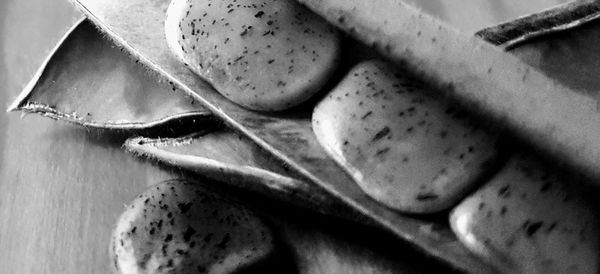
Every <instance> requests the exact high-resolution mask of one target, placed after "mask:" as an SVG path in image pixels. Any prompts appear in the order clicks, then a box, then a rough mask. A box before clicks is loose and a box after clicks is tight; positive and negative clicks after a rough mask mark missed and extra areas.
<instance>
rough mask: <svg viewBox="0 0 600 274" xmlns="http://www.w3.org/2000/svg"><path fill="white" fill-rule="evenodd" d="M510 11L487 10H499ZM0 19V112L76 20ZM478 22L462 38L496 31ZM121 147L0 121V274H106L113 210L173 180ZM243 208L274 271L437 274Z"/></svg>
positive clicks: (382, 248) (377, 234) (324, 221)
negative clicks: (279, 245)
mask: <svg viewBox="0 0 600 274" xmlns="http://www.w3.org/2000/svg"><path fill="white" fill-rule="evenodd" d="M511 1H512V0H506V1H496V2H502V3H503V4H504V6H505V7H506V6H507V5H506V4H507V3H510V2H511ZM544 1H545V0H540V1H532V2H531V4H530V5H529V6H528V5H527V4H522V5H524V6H527V7H519V9H520V10H519V11H523V13H522V14H525V13H526V12H531V11H536V10H539V7H541V6H544V7H546V6H548V7H549V6H551V4H554V3H555V2H557V1H550V0H548V1H546V2H544ZM413 2H414V1H413ZM483 2H486V3H487V4H485V5H484V6H485V7H486V8H488V9H490V10H492V11H494V10H495V11H496V13H495V17H494V20H496V21H498V20H499V19H498V18H510V17H507V14H509V15H510V16H512V15H513V14H514V13H516V12H517V11H516V10H515V9H514V8H513V7H514V6H510V5H509V6H510V7H511V10H510V13H507V12H506V10H505V11H502V10H501V9H500V8H498V7H497V5H496V4H494V5H496V8H495V6H494V5H492V4H491V2H494V1H483ZM488 2H489V3H488ZM513 2H514V1H513ZM542 2H543V3H542ZM427 3H432V4H431V5H432V6H431V7H429V6H428V7H424V8H425V9H426V10H427V11H432V12H435V10H436V4H435V3H437V9H438V10H440V9H443V8H441V7H446V8H445V10H444V12H443V13H440V14H441V15H443V16H440V17H444V16H446V17H447V18H446V19H448V20H449V21H450V23H456V24H457V26H459V27H461V28H462V26H463V25H461V24H465V22H464V21H461V20H459V19H460V18H464V16H458V15H457V14H455V13H452V11H451V10H449V9H448V5H446V4H441V3H442V1H439V0H436V1H430V2H427ZM490 5H491V6H490ZM500 6H503V5H500ZM521 8H522V10H521ZM484 14H485V13H484ZM0 15H1V16H2V18H3V21H0V49H2V51H0V83H1V84H3V85H2V87H3V88H2V89H0V110H3V109H5V108H6V107H8V105H9V104H10V103H11V102H12V100H13V99H14V98H15V97H16V96H17V94H18V93H19V92H20V90H21V89H22V88H24V86H25V84H26V83H27V82H28V81H29V80H30V78H31V77H32V76H33V75H34V72H35V71H36V70H37V68H38V67H39V66H40V65H41V64H42V62H43V60H44V58H46V56H47V54H48V53H49V51H50V50H51V49H52V48H53V47H54V45H55V43H56V42H57V41H59V39H60V38H61V36H62V35H63V34H64V32H65V31H66V30H67V29H68V28H69V27H70V26H71V25H72V24H73V23H74V22H75V21H77V19H78V18H80V17H81V16H82V15H81V14H79V13H78V12H76V11H74V9H73V8H71V7H70V5H69V4H68V3H67V2H66V1H64V0H51V1H44V0H28V1H18V0H5V1H0ZM453 18H454V19H453ZM478 18H479V19H480V20H478V21H477V22H475V23H473V24H474V25H472V26H471V27H468V26H467V25H465V26H466V27H464V28H465V29H467V30H470V29H471V28H472V29H473V30H477V29H480V28H481V27H482V26H480V24H487V23H488V22H494V23H495V22H496V21H488V19H486V18H487V17H483V19H481V16H480V17H478ZM453 20H454V21H453ZM502 20H504V19H502ZM126 137H128V136H125V135H122V134H114V133H110V132H107V131H98V130H85V129H82V128H78V127H75V126H73V125H70V124H66V123H62V122H56V121H53V120H50V119H48V118H44V117H40V116H38V115H27V116H25V117H21V116H20V114H19V113H8V114H7V113H4V112H3V111H0V250H1V251H0V266H1V268H0V273H108V272H109V260H108V251H107V250H108V237H109V235H110V230H111V229H112V226H113V225H114V222H115V221H116V218H117V216H118V214H119V213H120V212H121V211H122V209H123V204H124V203H127V202H129V201H130V200H131V199H132V198H133V197H134V196H135V195H137V194H138V193H140V192H141V191H143V190H144V189H145V188H146V187H147V186H148V185H151V184H154V183H157V182H160V181H162V180H165V179H169V178H173V177H181V176H183V175H181V174H178V173H173V172H170V171H167V170H164V169H161V168H159V167H157V166H155V165H152V164H149V163H148V162H144V161H140V160H137V159H135V158H134V157H131V155H128V154H126V153H125V152H124V151H123V150H122V149H121V148H120V146H121V144H122V143H123V141H124V140H125V139H126ZM232 195H236V194H232ZM249 203H250V204H253V206H255V207H257V208H258V210H259V211H261V212H262V214H263V215H264V217H265V218H266V219H268V220H269V222H270V223H271V224H272V225H273V226H274V228H275V231H276V232H277V233H278V235H279V237H280V238H281V239H282V241H283V242H284V244H285V250H287V251H288V252H289V254H285V256H286V257H288V259H289V260H285V261H284V262H285V263H287V264H291V265H292V268H294V269H298V270H299V272H300V273H420V272H447V271H446V269H443V268H442V267H441V266H439V265H437V264H436V263H434V262H432V261H430V260H427V259H426V258H423V257H422V256H421V255H419V254H416V252H415V251H413V250H412V249H411V248H410V247H408V246H406V245H404V244H403V243H402V242H401V241H399V240H396V239H395V238H394V237H393V236H391V235H388V234H386V233H384V232H382V231H379V230H376V229H373V228H367V227H362V226H358V225H355V224H351V223H347V222H344V221H338V220H332V219H328V218H323V217H316V216H314V215H311V214H308V213H304V212H299V211H296V210H294V209H291V208H287V207H284V206H282V207H281V210H269V209H268V207H273V205H272V204H269V202H266V204H265V202H264V201H263V202H260V201H254V200H252V199H250V201H249Z"/></svg>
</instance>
